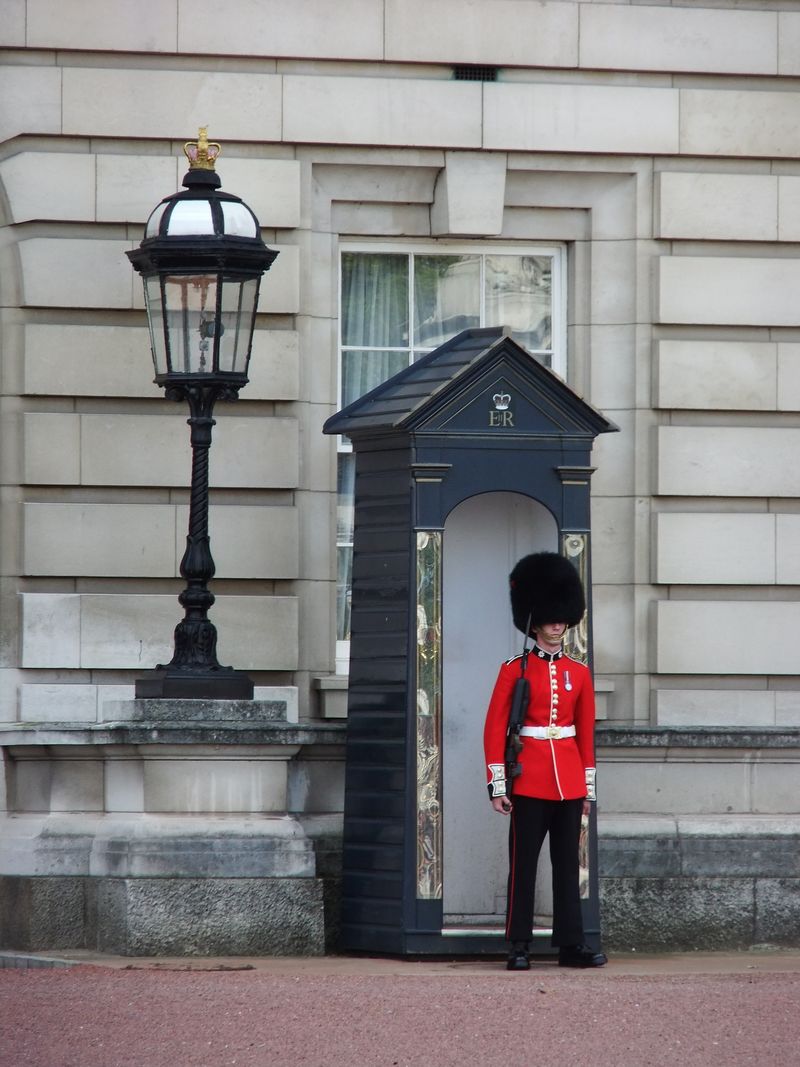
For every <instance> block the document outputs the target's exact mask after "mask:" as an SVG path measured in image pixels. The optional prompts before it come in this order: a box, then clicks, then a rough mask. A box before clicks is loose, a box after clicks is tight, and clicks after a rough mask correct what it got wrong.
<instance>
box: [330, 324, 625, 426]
mask: <svg viewBox="0 0 800 1067" xmlns="http://www.w3.org/2000/svg"><path fill="white" fill-rule="evenodd" d="M616 428H617V427H616V426H614V424H613V423H611V422H610V421H609V420H608V419H606V418H605V416H604V415H602V414H601V413H600V412H599V411H597V410H596V409H595V408H593V407H592V406H591V405H590V404H587V403H586V401H584V400H583V399H581V397H579V396H578V395H577V394H576V393H575V392H573V390H572V389H570V388H569V386H568V385H567V384H566V383H565V382H564V381H563V380H562V379H561V378H560V377H559V376H558V375H557V374H554V373H553V372H552V371H551V370H549V369H548V368H547V367H545V366H544V365H543V364H542V363H540V362H538V361H537V360H536V359H535V358H534V357H533V356H532V355H531V354H530V353H529V352H527V351H526V350H525V349H524V348H523V347H522V346H521V345H519V344H517V342H516V341H514V340H513V339H512V338H511V337H510V336H509V335H508V334H507V332H506V331H504V330H502V329H499V328H492V329H484V330H465V331H464V332H463V333H461V334H458V335H457V336H456V337H454V338H453V339H452V340H451V341H448V342H447V343H446V344H444V345H441V346H440V347H439V348H437V349H436V350H435V351H434V352H431V353H429V354H428V355H427V356H424V357H423V358H422V359H420V360H418V361H417V362H416V363H414V364H412V365H411V366H410V367H407V368H405V369H404V370H402V371H401V372H400V373H399V374H396V375H394V377H393V378H390V379H388V380H387V381H385V382H383V383H382V384H381V385H379V386H378V387H377V388H376V389H373V390H372V391H371V392H370V393H367V394H366V395H365V396H363V397H361V398H360V399H359V400H356V401H355V402H354V403H353V404H350V405H348V407H346V408H344V409H343V410H342V411H340V412H338V414H336V415H334V416H332V418H330V419H329V420H328V421H327V422H326V424H325V432H326V433H343V434H348V435H349V436H352V437H353V438H354V439H357V438H358V437H359V436H365V435H366V436H369V435H373V434H385V433H387V432H397V433H402V432H409V433H410V432H414V433H436V434H442V435H448V436H449V435H454V436H468V437H472V436H475V435H479V436H490V437H494V438H503V437H508V438H518V437H539V438H541V437H548V438H557V437H571V438H574V437H584V438H594V437H595V436H596V435H597V434H599V433H606V432H608V431H610V430H615V429H616Z"/></svg>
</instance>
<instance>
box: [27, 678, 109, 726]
mask: <svg viewBox="0 0 800 1067" xmlns="http://www.w3.org/2000/svg"><path fill="white" fill-rule="evenodd" d="M19 717H20V721H21V722H96V721H97V686H95V685H82V684H80V683H78V684H72V685H70V684H64V685H59V684H56V685H48V684H45V683H35V684H34V683H28V684H24V685H21V686H20V687H19Z"/></svg>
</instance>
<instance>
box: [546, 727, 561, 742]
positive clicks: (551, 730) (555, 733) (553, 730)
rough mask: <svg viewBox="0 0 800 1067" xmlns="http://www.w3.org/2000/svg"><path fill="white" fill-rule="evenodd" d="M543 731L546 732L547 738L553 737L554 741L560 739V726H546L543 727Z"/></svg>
mask: <svg viewBox="0 0 800 1067" xmlns="http://www.w3.org/2000/svg"><path fill="white" fill-rule="evenodd" d="M545 729H546V730H547V736H548V737H554V738H556V739H558V738H559V737H561V727H560V726H547V727H545Z"/></svg>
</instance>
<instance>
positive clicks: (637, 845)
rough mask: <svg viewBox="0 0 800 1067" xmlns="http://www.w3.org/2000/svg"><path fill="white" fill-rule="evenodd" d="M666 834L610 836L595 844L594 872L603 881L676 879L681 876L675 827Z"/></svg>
mask: <svg viewBox="0 0 800 1067" xmlns="http://www.w3.org/2000/svg"><path fill="white" fill-rule="evenodd" d="M670 823H671V825H670V826H669V828H668V829H667V830H666V832H663V831H662V832H658V833H656V834H652V835H650V834H644V833H642V832H641V830H640V832H639V833H638V834H637V833H634V832H631V833H630V834H629V835H623V834H613V835H609V834H607V833H605V832H604V830H601V831H600V833H599V835H598V841H597V869H598V871H599V873H600V877H601V879H606V878H614V877H620V878H676V877H677V876H678V875H680V873H681V843H680V840H679V838H678V836H677V833H676V832H675V824H674V822H671V820H670Z"/></svg>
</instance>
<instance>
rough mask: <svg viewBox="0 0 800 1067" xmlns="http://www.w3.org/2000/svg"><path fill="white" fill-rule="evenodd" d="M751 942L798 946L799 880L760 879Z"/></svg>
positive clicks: (799, 920)
mask: <svg viewBox="0 0 800 1067" xmlns="http://www.w3.org/2000/svg"><path fill="white" fill-rule="evenodd" d="M795 849H796V845H795ZM753 940H754V941H755V943H756V944H757V945H780V946H782V947H784V948H796V947H797V944H798V942H800V878H797V877H795V878H759V880H758V881H757V882H756V887H755V930H754V932H753Z"/></svg>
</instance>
